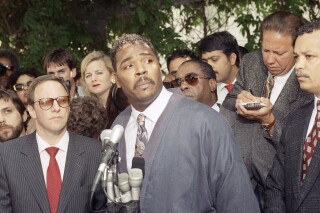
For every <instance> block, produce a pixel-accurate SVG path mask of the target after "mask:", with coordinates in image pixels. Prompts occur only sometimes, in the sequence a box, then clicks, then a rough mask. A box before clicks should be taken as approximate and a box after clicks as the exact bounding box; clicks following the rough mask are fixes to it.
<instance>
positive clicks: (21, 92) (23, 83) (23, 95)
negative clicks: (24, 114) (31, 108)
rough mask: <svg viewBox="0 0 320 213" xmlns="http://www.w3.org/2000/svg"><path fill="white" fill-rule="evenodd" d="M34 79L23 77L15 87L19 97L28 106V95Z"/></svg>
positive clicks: (20, 77)
mask: <svg viewBox="0 0 320 213" xmlns="http://www.w3.org/2000/svg"><path fill="white" fill-rule="evenodd" d="M33 79H34V77H32V76H29V75H21V76H19V78H18V79H17V82H16V84H15V85H14V87H13V88H14V90H15V91H16V93H17V95H18V97H19V98H20V100H21V101H22V103H23V104H24V105H25V106H26V105H27V95H28V88H29V86H30V84H31V82H32V81H33Z"/></svg>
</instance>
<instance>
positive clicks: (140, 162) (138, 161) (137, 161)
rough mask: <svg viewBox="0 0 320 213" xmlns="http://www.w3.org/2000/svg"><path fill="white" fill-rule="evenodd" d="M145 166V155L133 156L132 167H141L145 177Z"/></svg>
mask: <svg viewBox="0 0 320 213" xmlns="http://www.w3.org/2000/svg"><path fill="white" fill-rule="evenodd" d="M144 167H145V162H144V158H143V157H133V158H132V169H133V168H138V169H141V170H142V175H143V177H144Z"/></svg>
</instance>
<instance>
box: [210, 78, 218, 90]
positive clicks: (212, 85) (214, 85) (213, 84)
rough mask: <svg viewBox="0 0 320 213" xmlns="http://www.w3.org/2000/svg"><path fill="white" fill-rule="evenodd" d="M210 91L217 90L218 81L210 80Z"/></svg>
mask: <svg viewBox="0 0 320 213" xmlns="http://www.w3.org/2000/svg"><path fill="white" fill-rule="evenodd" d="M209 87H210V92H214V91H216V90H217V81H216V80H214V79H210V80H209Z"/></svg>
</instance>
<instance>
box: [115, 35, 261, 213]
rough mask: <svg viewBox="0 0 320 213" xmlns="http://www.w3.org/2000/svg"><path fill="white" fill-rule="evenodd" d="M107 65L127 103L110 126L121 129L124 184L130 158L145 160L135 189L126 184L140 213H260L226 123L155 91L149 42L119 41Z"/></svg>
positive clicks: (155, 67)
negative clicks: (136, 199)
mask: <svg viewBox="0 0 320 213" xmlns="http://www.w3.org/2000/svg"><path fill="white" fill-rule="evenodd" d="M111 59H112V64H113V67H114V70H115V71H116V79H117V85H118V87H121V88H122V90H123V91H124V93H125V94H126V96H127V97H128V100H129V102H130V103H131V106H129V107H128V108H127V109H126V110H124V111H123V112H122V113H121V114H120V115H119V116H118V117H117V118H116V120H115V121H114V123H113V125H117V124H120V125H122V126H123V127H124V128H125V131H124V137H122V139H121V140H120V142H119V146H118V150H119V152H120V157H121V162H120V168H119V170H120V172H123V173H129V184H130V175H134V174H133V173H135V170H132V169H131V168H132V159H133V158H134V157H135V158H144V160H145V164H144V165H145V172H144V178H143V181H142V184H141V189H140V190H139V189H138V188H137V187H138V186H139V182H132V181H134V179H132V178H131V184H132V186H131V187H133V188H134V190H136V191H137V192H139V197H140V210H141V212H153V213H154V212H183V213H185V212H224V213H226V212H246V213H250V212H259V207H258V204H257V200H256V198H255V195H254V193H253V189H252V186H251V183H250V180H249V176H248V173H247V170H246V168H245V166H244V164H243V161H242V158H241V156H240V154H239V147H238V146H237V144H236V143H235V141H234V137H233V134H232V133H231V129H230V127H229V126H228V124H227V123H226V121H225V119H224V118H223V117H222V116H221V115H219V114H218V113H216V112H215V111H212V109H211V108H210V107H207V106H205V105H203V104H201V103H197V102H195V101H193V100H189V99H187V98H185V97H184V96H183V94H182V93H181V92H179V90H174V91H172V92H171V91H168V90H166V89H165V88H164V87H163V86H162V81H161V71H160V66H159V61H158V58H157V55H156V51H155V49H154V48H153V45H152V44H151V43H150V41H148V40H147V39H145V38H144V37H142V36H140V35H135V34H129V35H123V36H122V37H120V38H119V39H118V40H117V41H116V42H115V44H114V45H113V47H112V49H111ZM197 80H198V81H200V80H205V79H197ZM128 171H129V172H128ZM130 173H131V174H130ZM139 177H142V174H141V173H140V175H139ZM136 179H137V180H139V179H138V178H136ZM124 191H126V190H124Z"/></svg>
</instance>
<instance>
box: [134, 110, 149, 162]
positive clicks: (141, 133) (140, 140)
mask: <svg viewBox="0 0 320 213" xmlns="http://www.w3.org/2000/svg"><path fill="white" fill-rule="evenodd" d="M145 119H146V116H144V115H143V114H139V115H138V118H137V121H138V131H137V139H136V149H135V153H134V156H135V157H141V156H142V154H143V151H144V150H145V148H146V144H147V141H148V132H147V129H146V127H145Z"/></svg>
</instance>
